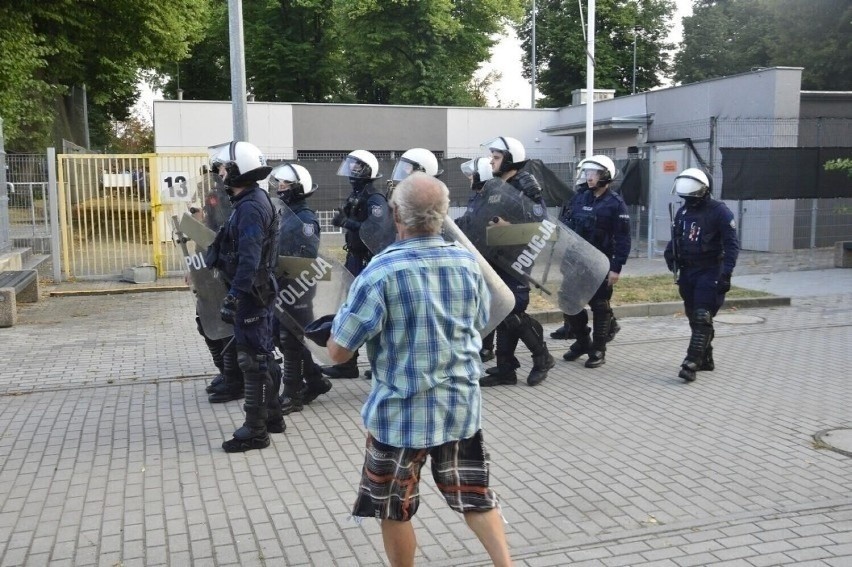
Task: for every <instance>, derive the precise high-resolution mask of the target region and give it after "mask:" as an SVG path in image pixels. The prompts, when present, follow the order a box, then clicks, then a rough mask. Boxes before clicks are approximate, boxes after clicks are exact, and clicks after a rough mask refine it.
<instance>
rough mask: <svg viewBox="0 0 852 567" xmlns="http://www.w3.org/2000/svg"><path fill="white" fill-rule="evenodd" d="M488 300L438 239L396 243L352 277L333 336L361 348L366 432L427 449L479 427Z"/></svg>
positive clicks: (450, 247)
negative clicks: (366, 382) (365, 360)
mask: <svg viewBox="0 0 852 567" xmlns="http://www.w3.org/2000/svg"><path fill="white" fill-rule="evenodd" d="M490 301H491V297H490V293H489V291H488V288H487V287H486V284H485V280H484V279H483V277H482V273H481V272H480V269H479V266H478V264H477V263H476V259H475V258H474V256H473V255H472V254H471V253H470V252H468V251H467V250H464V249H463V248H461V247H460V246H458V245H456V244H453V243H447V242H444V240H443V239H442V238H440V237H437V236H432V237H415V238H409V239H406V240H403V241H399V242H395V243H394V244H392V245H390V246H389V247H388V248H386V249H385V250H384V251H382V252H381V253H380V254H378V255H376V256H375V257H374V258H373V259H372V261H371V262H370V264H369V265H368V266H367V267H366V268H365V269H364V271H363V272H361V274H360V275H359V276H358V278H356V280H355V281H354V282H353V284H352V288H351V289H350V290H349V296H348V298H347V300H346V303H344V305H343V306H342V307H341V308H340V310H339V311H338V313H337V316H336V317H335V319H334V324H333V327H332V331H331V334H332V337H333V339H334V341H335V342H337V344H339V345H340V346H342V347H343V348H345V349H348V350H356V349H357V348H359V347H360V346H361V345H362V344H365V343H366V345H367V356H368V357H369V359H370V365H371V367H372V369H373V380H372V390H371V391H370V395H369V397H368V398H367V401H366V403H365V404H364V407H363V409H362V410H361V417H362V418H363V419H364V424H365V425H366V427H367V430H368V431H369V432H370V434H372V435H373V437H375V438H376V439H378V440H379V441H380V442H382V443H385V444H387V445H392V446H394V447H411V448H426V447H435V446H437V445H441V444H443V443H446V442H448V441H457V440H460V439H467V438H469V437H471V436H472V435H473V434H475V433H476V432H477V431H478V430H479V429H480V427H481V425H480V411H481V405H482V393H481V391H480V388H479V376H480V373H481V371H482V363H481V361H480V359H479V349H480V348H481V346H482V340H481V338H480V336H479V329H482V328H484V326H485V325H486V323H487V322H488V313H489V309H488V306H489V303H490Z"/></svg>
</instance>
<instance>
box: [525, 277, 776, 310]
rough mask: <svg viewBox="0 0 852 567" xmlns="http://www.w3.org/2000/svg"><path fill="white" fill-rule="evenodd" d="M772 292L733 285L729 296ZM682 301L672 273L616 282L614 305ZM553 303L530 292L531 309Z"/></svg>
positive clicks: (752, 295)
mask: <svg viewBox="0 0 852 567" xmlns="http://www.w3.org/2000/svg"><path fill="white" fill-rule="evenodd" d="M771 296H772V294H771V293H767V292H765V291H756V290H753V289H745V288H742V287H736V286H731V291H729V292H728V294H727V295H726V297H727V298H735V299H736V298H744V297H771ZM670 301H682V300H681V298H680V295H679V294H678V292H677V285H675V283H674V280H673V278H672V276H671V274H666V275H658V276H632V277H631V276H626V277H622V278H621V279H619V280H618V283H617V284H615V293H614V294H613V296H612V305H614V306H615V305H634V304H637V303H667V302H670ZM551 309H553V306H552V304H551V303H550V302H549V301H548V300H546V299H544V297H542V296H541V295H540V294H538V293H535V292H533V293H532V294H530V310H531V311H546V310H551Z"/></svg>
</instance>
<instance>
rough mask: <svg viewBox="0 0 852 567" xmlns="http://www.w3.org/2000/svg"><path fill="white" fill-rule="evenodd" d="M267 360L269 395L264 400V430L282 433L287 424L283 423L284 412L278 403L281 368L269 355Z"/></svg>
mask: <svg viewBox="0 0 852 567" xmlns="http://www.w3.org/2000/svg"><path fill="white" fill-rule="evenodd" d="M268 359H269V386H270V388H269V395H268V396H267V398H266V400H267V403H266V430H267V431H268V432H269V433H284V430H285V429H287V424H286V423H284V412H283V411H282V410H281V403H280V402H279V401H278V392H279V391H280V390H281V367H280V366H278V361H277V360H275V358H273V357H272V356H271V355H270V356H269V357H268Z"/></svg>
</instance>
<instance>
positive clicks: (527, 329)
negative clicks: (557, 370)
mask: <svg viewBox="0 0 852 567" xmlns="http://www.w3.org/2000/svg"><path fill="white" fill-rule="evenodd" d="M516 332H517V334H518V338H520V339H521V341H522V342H523V343H524V345H526V347H527V348H528V349H530V354H532V359H533V367H532V370H531V371H530V373H529V375H528V376H527V384H528V385H530V386H538V385H539V384H541V383H542V382H544V379H545V378H547V371H548V370H550V369H551V368H553V367H554V366H556V361H554V360H553V357H552V356H550V352H549V351H548V350H547V344H545V342H544V329H542V327H541V323H539V322H538V321H537V320H536V319H533V318H532V317H530V316H529V315H528V314H527V313H520V314H519V315H518V328H517V331H516Z"/></svg>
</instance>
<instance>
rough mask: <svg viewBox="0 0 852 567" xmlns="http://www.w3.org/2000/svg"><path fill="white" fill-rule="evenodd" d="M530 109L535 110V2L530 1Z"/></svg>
mask: <svg viewBox="0 0 852 567" xmlns="http://www.w3.org/2000/svg"><path fill="white" fill-rule="evenodd" d="M531 79H532V80H531V87H532V92H531V94H530V108H535V0H532V74H531Z"/></svg>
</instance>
